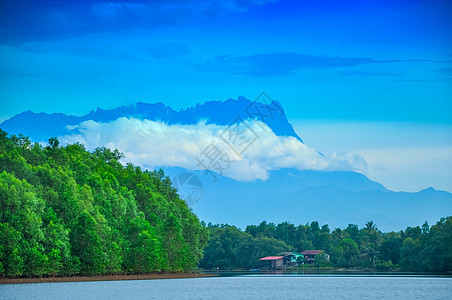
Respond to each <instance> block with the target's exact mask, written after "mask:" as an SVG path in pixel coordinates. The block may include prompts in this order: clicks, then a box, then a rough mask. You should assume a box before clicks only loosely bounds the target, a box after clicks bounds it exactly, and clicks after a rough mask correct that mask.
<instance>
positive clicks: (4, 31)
mask: <svg viewBox="0 0 452 300" xmlns="http://www.w3.org/2000/svg"><path fill="white" fill-rule="evenodd" d="M451 14H452V2H450V1H442V0H433V1H420V0H399V1H394V0H392V1H389V0H379V1H337V0H336V1H329V0H311V1H308V0H302V1H285V0H282V1H265V0H234V1H225V0H214V1H191V0H187V1H178V0H173V1H171V0H170V1H163V0H161V1H160V0H157V1H142V0H128V1H120V0H113V1H90V0H80V1H62V0H53V1H30V0H17V1H2V2H1V3H0V122H1V121H3V120H5V119H7V118H9V117H11V116H13V115H15V114H18V113H20V112H23V111H26V110H32V111H35V112H48V113H52V112H62V113H66V114H73V115H82V114H85V113H87V112H89V111H90V110H92V109H95V108H96V107H102V108H105V109H108V108H114V107H118V106H121V105H128V104H132V103H135V102H138V101H142V102H150V103H154V102H158V101H161V102H163V103H165V104H166V105H169V106H171V107H172V108H173V109H181V108H186V107H190V106H194V105H196V103H203V102H205V101H211V100H226V99H229V98H234V99H237V97H238V96H245V97H247V98H249V99H254V98H255V97H256V96H257V95H259V94H260V92H262V91H265V92H266V93H267V94H269V95H270V96H271V97H272V98H273V99H275V100H278V101H279V102H280V103H281V104H282V106H283V107H284V109H285V112H286V114H287V117H288V119H289V121H290V122H291V123H292V124H293V125H294V128H295V129H296V131H297V133H298V134H299V135H300V137H301V138H302V139H303V140H304V141H305V142H306V144H308V145H309V146H312V147H314V148H315V149H317V150H318V151H320V152H322V153H324V154H326V155H330V154H333V153H336V152H344V153H352V154H357V155H360V156H362V157H363V158H364V159H365V160H366V161H367V162H368V164H369V168H368V169H367V170H366V172H365V174H366V175H367V176H369V178H371V179H373V180H376V181H378V182H381V183H382V184H384V185H385V186H386V187H388V188H390V189H393V190H404V191H418V190H421V189H423V188H427V187H429V186H433V187H435V188H437V189H443V190H447V191H450V192H452V101H451V99H452V35H451V34H450V29H451V28H452V18H450V16H451Z"/></svg>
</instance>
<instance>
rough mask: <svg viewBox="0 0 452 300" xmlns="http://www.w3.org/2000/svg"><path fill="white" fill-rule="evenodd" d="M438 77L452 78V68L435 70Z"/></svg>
mask: <svg viewBox="0 0 452 300" xmlns="http://www.w3.org/2000/svg"><path fill="white" fill-rule="evenodd" d="M435 71H436V73H437V74H438V75H441V76H447V77H449V76H452V68H440V69H436V70H435Z"/></svg>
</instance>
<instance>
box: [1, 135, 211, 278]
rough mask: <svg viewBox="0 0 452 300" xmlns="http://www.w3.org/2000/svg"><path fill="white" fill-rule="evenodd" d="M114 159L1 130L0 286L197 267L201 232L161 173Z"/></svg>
mask: <svg viewBox="0 0 452 300" xmlns="http://www.w3.org/2000/svg"><path fill="white" fill-rule="evenodd" d="M121 158H122V154H121V153H119V152H118V151H116V150H115V151H111V150H109V149H107V148H98V149H96V150H94V151H93V152H88V151H86V150H85V148H84V146H83V145H81V144H73V145H67V146H64V147H62V146H60V145H59V142H58V140H57V139H55V138H52V139H50V140H49V143H48V146H46V147H44V146H41V145H40V144H38V143H34V144H33V143H31V142H30V140H29V139H28V138H27V137H25V136H22V135H19V136H15V135H11V136H8V135H7V133H6V132H4V131H1V130H0V276H1V275H3V276H9V277H17V276H43V275H52V276H53V275H75V274H83V275H99V274H106V273H141V272H151V271H183V270H189V269H192V268H194V267H196V265H197V263H198V262H199V260H200V259H201V258H202V254H203V248H204V247H205V245H206V244H207V238H208V233H207V229H206V228H205V227H203V226H202V225H201V223H200V222H199V220H198V218H197V217H196V215H194V214H193V213H192V212H191V210H190V209H189V208H188V207H187V205H186V203H185V202H184V201H183V200H181V199H180V198H179V197H178V195H177V194H176V191H175V189H174V188H172V187H171V182H170V180H169V179H168V177H166V176H165V175H164V173H163V172H162V171H158V172H155V171H153V172H149V171H142V170H141V169H140V168H139V167H135V166H133V165H131V164H127V165H125V166H123V165H122V164H121V163H120V162H119V160H120V159H121Z"/></svg>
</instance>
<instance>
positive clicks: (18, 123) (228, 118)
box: [0, 97, 302, 142]
mask: <svg viewBox="0 0 452 300" xmlns="http://www.w3.org/2000/svg"><path fill="white" fill-rule="evenodd" d="M122 117H126V118H137V119H141V120H144V119H146V120H152V121H163V122H165V123H167V124H196V123H198V122H199V121H201V120H206V123H207V124H210V123H211V124H217V125H229V124H232V123H236V122H239V121H240V119H247V118H250V117H257V118H258V119H259V120H260V121H262V122H264V123H266V124H267V125H268V127H270V128H271V129H272V130H273V132H274V133H275V134H276V135H278V136H293V137H296V138H297V139H298V140H300V141H301V142H302V140H301V138H300V137H299V136H298V135H297V134H296V133H295V130H294V129H293V127H292V125H291V124H290V123H289V122H288V120H287V117H286V115H285V113H284V109H283V108H282V106H281V104H280V103H279V102H277V101H271V102H269V103H267V104H265V103H260V102H254V101H251V100H248V99H246V98H245V97H239V98H238V99H237V100H234V99H229V100H226V101H224V102H220V101H210V102H206V103H204V104H197V105H196V107H191V108H187V109H185V110H180V111H175V110H173V109H172V108H171V107H168V106H166V105H164V104H163V103H160V102H159V103H154V104H150V103H142V102H137V103H135V104H134V105H130V106H121V107H118V108H115V109H109V110H108V109H107V110H106V109H101V108H97V109H96V110H95V111H91V112H89V113H88V114H86V115H83V116H70V115H65V114H61V113H53V114H47V113H42V112H41V113H34V112H32V111H26V112H23V113H20V114H18V115H15V116H13V117H12V118H10V119H8V120H5V121H4V122H3V123H1V124H0V128H1V129H3V130H4V131H6V132H8V133H11V134H20V133H22V134H23V135H26V136H28V137H30V138H31V140H32V141H35V142H41V141H47V140H48V139H49V138H51V137H54V136H63V135H66V134H69V133H70V132H69V130H68V128H67V126H73V125H77V124H80V123H81V122H83V121H87V120H93V121H96V122H111V121H114V120H116V119H118V118H122ZM72 133H73V132H72Z"/></svg>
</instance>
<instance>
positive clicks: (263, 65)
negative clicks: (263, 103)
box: [196, 53, 425, 77]
mask: <svg viewBox="0 0 452 300" xmlns="http://www.w3.org/2000/svg"><path fill="white" fill-rule="evenodd" d="M408 61H425V60H375V59H372V58H367V57H340V56H327V55H317V56H316V55H306V54H299V53H268V54H256V55H247V56H232V55H222V56H217V57H215V58H214V59H212V60H210V61H206V62H204V63H200V64H198V65H197V66H196V68H197V69H199V70H202V71H211V72H227V73H232V74H242V75H250V76H261V77H277V76H288V75H291V74H293V73H294V72H295V71H297V70H300V69H329V68H341V67H354V66H359V65H366V64H382V63H397V62H408Z"/></svg>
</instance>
